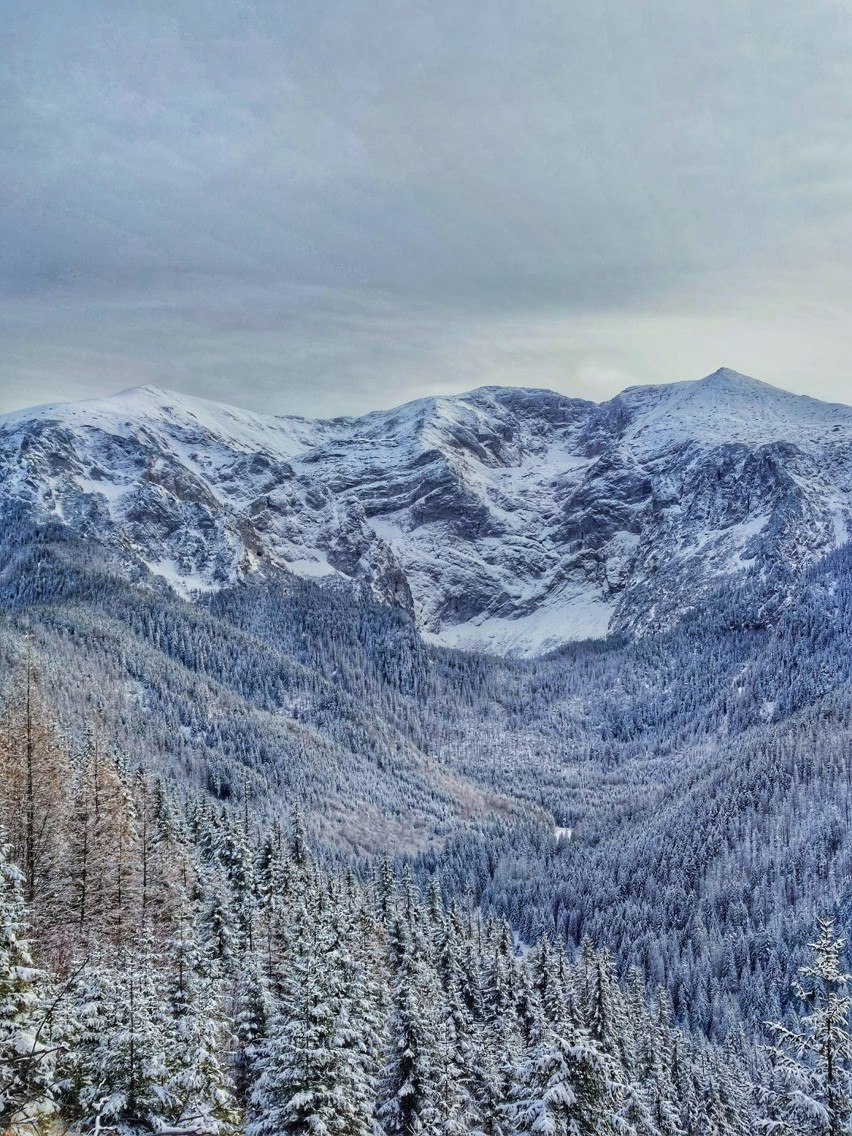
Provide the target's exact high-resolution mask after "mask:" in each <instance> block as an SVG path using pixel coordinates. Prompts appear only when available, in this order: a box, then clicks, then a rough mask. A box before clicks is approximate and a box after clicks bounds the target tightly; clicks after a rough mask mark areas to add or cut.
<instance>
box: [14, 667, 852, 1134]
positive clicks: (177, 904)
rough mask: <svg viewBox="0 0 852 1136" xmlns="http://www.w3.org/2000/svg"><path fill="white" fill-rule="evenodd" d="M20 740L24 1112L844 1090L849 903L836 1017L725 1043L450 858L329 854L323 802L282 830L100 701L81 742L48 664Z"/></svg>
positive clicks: (526, 1122)
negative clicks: (188, 779) (511, 918)
mask: <svg viewBox="0 0 852 1136" xmlns="http://www.w3.org/2000/svg"><path fill="white" fill-rule="evenodd" d="M2 761H3V769H4V781H3V785H2V806H0V821H2V825H3V831H4V833H5V837H6V841H7V843H6V844H5V845H4V846H3V848H2V851H0V887H2V891H0V1109H2V1115H3V1117H4V1121H5V1123H6V1124H7V1126H8V1127H10V1128H11V1130H12V1131H15V1132H18V1131H20V1132H24V1131H36V1132H42V1131H44V1132H51V1131H59V1130H64V1129H66V1128H71V1129H72V1130H74V1131H78V1130H79V1131H85V1132H89V1131H92V1132H100V1131H104V1130H111V1131H120V1132H138V1131H154V1132H162V1133H169V1134H171V1136H174V1134H176V1133H187V1132H189V1133H202V1132H206V1133H223V1134H224V1133H236V1132H240V1131H245V1132H247V1133H249V1134H251V1136H266V1134H269V1136H275V1134H278V1133H284V1132H294V1133H296V1132H305V1133H307V1132H321V1133H326V1132H327V1133H341V1134H358V1133H363V1134H365V1136H366V1134H368V1133H370V1134H373V1133H375V1132H377V1131H382V1132H385V1133H388V1134H399V1136H403V1134H406V1136H408V1134H411V1133H419V1132H435V1133H437V1132H441V1133H457V1134H459V1136H461V1134H466V1133H479V1132H482V1133H491V1134H496V1133H506V1134H508V1133H520V1132H565V1133H590V1134H591V1133H596V1134H597V1133H599V1134H601V1136H603V1134H607V1133H612V1134H616V1133H636V1134H637V1136H663V1134H665V1136H673V1134H676V1133H688V1134H692V1133H718V1134H720V1136H721V1134H731V1136H733V1134H740V1133H742V1134H745V1133H750V1132H753V1131H755V1130H756V1129H755V1125H756V1123H757V1122H758V1118H759V1117H766V1118H768V1121H767V1122H768V1123H771V1124H772V1125H775V1123H776V1121H777V1123H778V1124H779V1125H781V1127H780V1128H777V1129H776V1128H770V1130H779V1131H780V1130H783V1131H805V1130H806V1128H803V1127H796V1125H799V1124H805V1125H806V1124H809V1123H810V1119H809V1118H810V1117H811V1115H812V1113H813V1116H814V1117H815V1118H816V1120H815V1123H816V1124H817V1125H819V1124H822V1120H821V1119H820V1118H821V1117H822V1114H823V1113H822V1110H824V1109H826V1108H827V1109H831V1108H833V1107H838V1108H843V1109H845V1107H846V1105H845V1097H844V1096H843V1082H841V1081H840V1080H839V1079H838V1078H837V1076H836V1074H834V1075H832V1073H831V1069H830V1067H829V1068H828V1069H826V1068H824V1064H825V1062H824V1057H825V1052H824V1045H825V1042H826V1039H828V1040H829V1041H830V1042H833V1043H834V1044H835V1045H836V1057H835V1060H836V1061H837V1062H838V1063H840V1062H843V1061H844V1059H845V1058H846V1056H847V1051H848V1048H849V1038H848V1035H847V1034H846V1032H845V1028H844V1025H843V1020H844V1015H845V1014H846V1012H847V1002H846V1001H845V1000H844V999H843V997H842V977H841V969H840V966H839V961H838V950H839V944H838V942H837V939H836V936H835V934H834V931H833V928H832V926H831V925H830V924H829V923H825V924H824V925H823V926H822V928H821V930H822V935H821V938H820V939H819V940H818V941H817V942H816V943H814V944H813V946H812V948H811V950H812V951H813V956H814V957H813V961H812V964H811V965H810V966H809V967H806V968H804V969H803V981H804V983H805V984H806V986H803V987H802V988H801V989H800V990H799V996H800V998H801V1001H802V1004H803V1005H807V1004H808V1000H809V999H810V998H811V997H812V996H815V998H816V1001H815V1003H814V1005H815V1007H816V1009H815V1012H814V1013H813V1014H812V1015H811V1016H810V1017H807V1018H805V1019H804V1021H803V1022H801V1023H799V1024H798V1025H797V1024H795V1019H793V1018H789V1019H788V1021H787V1022H786V1023H785V1024H784V1026H783V1027H782V1026H781V1025H780V1024H779V1026H778V1028H777V1033H778V1045H777V1046H776V1047H775V1048H773V1049H771V1050H770V1049H767V1051H766V1052H757V1051H755V1050H754V1049H753V1048H752V1047H751V1046H750V1045H749V1044H748V1042H747V1039H746V1037H745V1034H744V1032H743V1031H742V1030H741V1029H740V1030H737V1031H735V1032H733V1033H732V1034H731V1036H730V1037H729V1039H728V1041H727V1043H726V1044H725V1045H724V1046H720V1045H718V1044H714V1043H713V1042H710V1041H708V1040H707V1039H706V1038H705V1037H703V1036H702V1035H701V1034H700V1033H696V1032H690V1031H688V1030H685V1029H683V1028H682V1027H680V1026H679V1025H678V1023H677V1021H676V1020H675V1016H674V1014H673V1012H672V1007H671V1002H670V999H669V996H668V994H667V993H666V991H665V990H664V989H663V988H658V989H657V990H656V991H655V992H654V993H653V994H652V995H650V996H649V994H648V993H647V990H646V982H645V981H644V977H643V975H642V973H641V972H640V971H639V970H637V969H635V968H634V969H632V970H631V971H630V972H629V973H628V974H627V975H626V976H624V977H623V979H622V980H621V981H619V976H618V973H617V968H616V965H615V963H614V960H613V957H612V955H611V954H610V953H609V951H607V950H606V949H596V948H595V947H594V945H593V944H592V942H591V941H590V940H588V939H585V940H584V941H583V943H582V945H581V948H580V950H579V952H578V953H576V954H574V953H573V952H569V951H568V950H566V944H565V942H564V940H562V939H561V938H556V939H555V938H554V937H553V936H550V935H543V936H541V937H539V938H538V939H537V941H535V942H534V943H532V944H523V946H522V947H521V945H520V944H519V942H518V939H517V936H516V935H515V934H514V933H513V931H512V928H511V927H510V926H509V924H508V923H507V922H506V921H505V920H501V919H496V918H486V917H484V916H483V915H482V914H481V913H480V912H479V911H478V910H477V909H476V908H475V906H473V905H472V904H471V902H470V900H469V898H465V899H460V898H459V897H453V898H449V897H448V896H447V895H446V894H445V893H444V892H443V890H442V887H441V884H440V882H439V880H438V879H437V878H433V880H432V881H431V883H430V884H429V886H428V887H427V888H426V889H425V891H424V890H423V889H421V888H419V887H418V886H417V884H416V883H415V881H414V878H413V875H412V872H411V870H410V868H408V867H405V868H403V869H402V870H401V871H400V870H398V869H397V868H395V867H394V865H393V864H392V863H391V861H390V860H389V859H388V858H383V859H382V860H381V861H378V862H376V863H375V864H374V865H373V867H372V868H371V869H370V870H369V871H364V870H363V868H362V870H361V871H358V870H357V868H356V867H355V866H354V865H351V864H350V865H344V864H343V863H342V862H338V863H333V862H332V861H330V860H328V859H327V860H326V862H323V860H322V859H321V858H319V857H317V856H316V855H315V854H314V852H313V851H312V849H311V847H310V844H309V841H308V839H307V837H306V833H305V829H304V825H303V822H302V818H301V814H300V813H298V812H296V813H295V814H294V815H293V816H292V817H290V818H288V819H287V821H286V822H285V823H283V824H273V825H268V826H264V827H265V831H263V830H261V829H259V828H258V826H257V825H256V824H255V823H254V821H253V820H252V819H251V816H250V814H249V812H248V811H247V810H245V809H244V810H242V811H241V810H233V809H232V810H229V809H224V808H222V807H221V806H217V805H216V804H214V803H213V802H212V801H210V800H209V798H205V797H204V796H203V795H202V794H200V793H198V792H184V793H181V794H176V793H175V792H174V790H172V789H170V788H168V787H167V786H166V785H165V784H164V783H163V781H162V780H161V779H159V778H156V777H152V776H150V775H149V774H147V773H145V772H144V771H142V770H131V769H129V768H128V766H127V764H126V762H125V760H124V759H123V758H122V757H121V756H120V755H119V754H118V753H117V752H116V749H115V746H114V745H113V744H112V742H111V740H110V738H109V737H108V736H105V735H104V733H103V732H102V729H101V727H100V725H99V724H98V723H97V722H92V723H89V725H88V727H87V729H86V730H85V733H84V738H83V740H82V744H81V745H80V746H79V747H77V748H73V749H72V748H69V746H68V744H67V742H66V741H65V740H64V739H63V737H62V735H61V734H60V732H59V730H58V726H57V722H56V719H55V717H54V715H53V712H52V711H51V709H50V707H49V706H48V704H47V702H46V700H45V697H44V694H43V689H42V683H41V680H40V676H39V673H38V670H37V669H36V667H35V665H34V663H33V661H32V657H30V659H29V660H28V663H27V665H26V667H25V669H24V670H23V671H22V672H21V673H20V674H19V675H18V676H17V678H16V680H15V682H14V684H13V685H12V687H11V689H10V691H9V693H8V697H7V701H6V703H5V705H4V708H3V732H2ZM803 1046H804V1047H805V1056H804V1058H803V1057H802V1056H801V1050H802V1047H803ZM809 1058H812V1061H809ZM835 1082H836V1084H835ZM832 1088H834V1089H835V1091H836V1092H837V1094H838V1096H837V1101H836V1102H835V1105H832V1101H831V1097H830V1092H831V1090H832ZM841 1098H842V1101H841ZM808 1100H811V1101H813V1110H811V1109H809V1108H808V1106H807V1101H808ZM826 1115H829V1113H828V1112H827V1113H826ZM838 1115H839V1113H838ZM788 1121H789V1122H791V1123H792V1124H793V1125H794V1127H792V1128H790V1127H784V1124H786V1123H787V1122H788ZM818 1130H822V1129H821V1128H819V1127H815V1128H814V1131H818ZM825 1130H826V1131H829V1130H830V1129H828V1128H826V1129H825ZM837 1131H840V1129H837Z"/></svg>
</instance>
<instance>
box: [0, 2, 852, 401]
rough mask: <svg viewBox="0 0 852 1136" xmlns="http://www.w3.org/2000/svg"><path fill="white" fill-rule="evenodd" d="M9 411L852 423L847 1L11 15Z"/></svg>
mask: <svg viewBox="0 0 852 1136" xmlns="http://www.w3.org/2000/svg"><path fill="white" fill-rule="evenodd" d="M0 17H2V18H0V37H2V48H0V51H1V52H2V55H0V410H9V409H13V408H15V407H19V406H24V405H29V404H32V403H35V402H44V401H50V400H54V399H70V398H79V397H87V396H90V395H97V394H106V393H111V392H113V391H116V390H119V389H121V388H123V387H127V386H132V385H136V384H139V383H155V384H157V385H161V386H167V387H171V388H174V389H178V390H182V391H186V392H189V393H194V394H200V395H204V396H206V397H210V398H216V399H219V400H222V401H226V402H228V401H230V402H233V403H236V404H239V405H243V406H247V407H252V408H254V409H258V410H266V411H270V412H277V413H288V412H291V413H302V414H324V415H331V414H339V413H352V412H358V411H362V410H368V409H372V408H376V407H381V406H389V405H392V404H394V403H398V402H401V401H403V400H405V399H407V398H411V397H418V396H420V395H423V394H427V393H446V392H450V391H458V390H464V389H469V388H470V387H474V386H478V385H482V384H485V383H504V384H505V383H509V384H518V385H535V386H548V387H551V388H554V389H557V390H561V391H565V392H567V393H572V394H577V395H581V396H584V397H591V398H598V399H599V398H605V397H609V396H610V395H612V394H614V393H616V392H617V391H618V390H620V389H621V388H623V387H625V386H628V385H630V384H631V383H644V382H661V381H664V382H667V381H673V380H677V379H687V378H698V377H700V376H701V375H703V374H706V373H708V372H710V371H713V370H715V369H716V368H717V367H719V366H721V365H725V366H730V367H734V368H736V369H738V370H741V371H744V372H746V373H749V374H752V375H754V376H756V377H758V378H762V379H765V380H766V381H768V382H773V383H775V384H777V385H779V386H784V387H787V388H789V389H791V390H798V391H802V392H805V393H809V394H814V395H817V396H819V397H824V398H833V399H837V400H841V401H848V402H852V314H851V313H852V129H850V122H852V9H851V8H850V6H849V4H848V0H836V2H834V0H807V2H806V3H803V2H802V0H772V2H771V3H767V2H766V0H760V2H756V3H755V2H751V0H706V2H705V3H702V4H698V3H688V2H687V3H685V2H684V0H594V2H590V0H552V2H550V0H419V2H416V3H415V2H414V0H273V2H270V3H261V2H251V0H203V2H200V0H122V2H118V3H117V2H116V0H85V2H83V0H79V2H77V0H64V2H63V0H38V3H30V2H28V0H11V2H10V0H0Z"/></svg>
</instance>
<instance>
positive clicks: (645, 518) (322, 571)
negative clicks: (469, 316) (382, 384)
mask: <svg viewBox="0 0 852 1136" xmlns="http://www.w3.org/2000/svg"><path fill="white" fill-rule="evenodd" d="M22 505H23V506H24V508H25V509H26V510H27V511H28V512H30V513H31V514H32V515H33V516H34V517H35V518H36V519H38V520H45V519H48V518H53V519H59V520H61V521H62V522H64V523H65V524H67V525H70V526H73V527H74V528H75V529H76V530H78V531H79V532H81V533H83V534H85V535H87V536H90V537H94V538H95V539H97V540H99V541H101V542H102V543H104V544H106V545H108V546H109V547H111V548H112V549H113V550H114V551H115V552H116V553H118V554H119V556H120V557H121V558H122V561H123V563H125V564H126V565H127V567H128V571H134V572H136V573H138V574H139V575H140V576H142V575H144V574H145V573H151V574H153V575H154V576H158V577H161V578H162V579H163V580H165V581H166V583H167V584H168V585H169V586H171V587H172V588H174V589H175V590H176V591H178V592H180V593H182V594H183V595H186V596H190V597H191V596H192V595H194V594H198V593H200V592H204V591H209V590H211V589H215V588H219V587H222V586H224V585H227V584H230V583H233V582H234V581H236V580H239V579H242V578H246V577H248V576H250V575H252V574H254V573H282V572H283V573H293V574H295V575H297V576H305V577H312V578H319V579H322V580H324V581H328V582H336V583H339V584H345V585H347V586H355V587H358V588H360V589H363V590H364V592H365V593H366V594H369V595H371V596H372V597H374V598H376V599H378V600H380V601H381V602H384V603H391V604H396V605H400V606H403V607H406V608H408V609H409V610H411V611H412V612H413V614H414V616H415V618H416V619H417V622H418V625H419V627H420V629H421V632H422V634H423V635H424V637H426V638H427V639H429V640H431V641H433V642H437V643H443V644H446V645H449V646H458V647H465V648H476V649H484V650H491V651H496V652H501V653H518V654H535V653H537V652H540V651H543V650H547V649H549V648H552V647H555V646H558V645H560V644H562V643H565V642H567V641H569V640H572V639H578V638H584V637H588V636H593V637H595V636H603V635H605V634H606V633H607V632H608V631H611V630H616V629H627V630H637V631H643V630H647V629H651V628H657V627H663V626H667V625H670V624H671V623H673V622H675V621H676V620H677V619H679V618H680V617H682V615H683V614H684V613H685V612H687V611H688V610H689V609H690V608H691V607H693V606H694V605H695V604H696V603H699V602H700V601H701V599H702V597H703V596H705V595H707V594H708V593H709V592H710V591H712V590H713V589H715V588H717V587H718V586H719V583H720V581H722V580H724V579H725V578H726V577H732V576H734V575H735V574H737V573H739V572H742V571H743V570H744V569H746V568H748V567H756V568H758V569H761V570H765V571H767V572H769V571H773V572H776V573H778V574H779V578H783V576H784V575H785V574H787V575H790V574H795V573H796V572H797V571H798V570H800V569H801V568H802V567H804V566H805V565H807V564H808V563H810V562H812V561H814V560H815V559H817V558H818V557H820V556H821V555H823V554H825V553H826V552H828V551H830V550H831V549H833V548H835V547H836V546H837V545H838V544H841V543H843V542H844V541H846V540H847V539H848V536H849V534H850V533H852V409H850V408H849V407H845V406H838V405H830V404H827V403H821V402H818V401H816V400H813V399H809V398H803V397H799V396H796V395H792V394H788V393H786V392H784V391H780V390H777V389H775V388H773V387H771V386H767V385H766V384H764V383H760V382H757V381H756V380H754V379H749V378H746V377H745V376H742V375H739V374H737V373H736V372H733V371H728V370H721V371H717V372H716V373H715V374H713V375H710V376H708V377H707V378H705V379H701V380H700V381H698V382H686V383H676V384H671V385H667V386H654V387H635V388H631V389H629V390H626V391H624V392H623V393H622V394H620V395H618V396H617V397H616V398H614V399H612V400H611V401H609V402H606V403H603V404H601V405H597V404H595V403H590V402H586V401H582V400H579V399H571V398H565V397H562V396H561V395H557V394H553V393H551V392H549V391H539V390H517V389H512V388H505V387H485V388H482V389H480V390H477V391H473V392H472V393H470V394H466V395H460V396H458V397H454V398H431V399H424V400H421V401H419V402H414V403H410V404H408V405H406V406H402V407H399V408H398V409H396V410H391V411H382V412H377V413H374V414H368V415H366V416H364V417H363V418H357V419H356V418H339V419H333V420H330V421H319V422H311V421H307V420H304V419H299V418H282V417H263V416H259V415H254V414H250V413H247V412H244V411H239V410H234V409H231V408H229V407H225V406H220V405H217V404H214V403H210V402H205V401H202V400H200V399H193V398H189V397H187V396H184V395H179V394H173V393H170V392H167V391H163V390H159V389H156V388H152V387H141V388H136V389H134V390H131V391H126V392H124V393H122V394H119V395H116V396H115V397H113V398H110V399H104V400H100V401H91V402H81V403H73V404H68V405H60V406H48V407H38V408H35V409H33V410H30V411H24V412H19V413H16V414H11V415H6V416H5V417H3V418H0V516H2V515H3V514H6V513H7V511H8V510H9V509H10V507H14V508H15V509H16V510H17V511H18V515H19V514H20V508H21V506H22Z"/></svg>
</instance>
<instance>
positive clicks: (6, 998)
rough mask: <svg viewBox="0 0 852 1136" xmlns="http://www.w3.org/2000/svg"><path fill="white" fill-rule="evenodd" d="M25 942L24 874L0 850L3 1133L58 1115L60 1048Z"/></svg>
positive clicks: (0, 1120) (31, 1128)
mask: <svg viewBox="0 0 852 1136" xmlns="http://www.w3.org/2000/svg"><path fill="white" fill-rule="evenodd" d="M38 978H39V974H38V972H37V971H36V970H34V968H33V963H32V958H31V957H30V950H29V944H28V943H27V940H26V937H25V909H24V902H23V895H22V888H21V873H20V872H19V871H18V869H17V868H16V867H15V866H14V865H13V864H11V863H10V862H9V860H8V857H7V849H6V847H5V846H4V845H0V1127H3V1128H4V1129H9V1130H11V1131H18V1130H20V1131H29V1132H33V1131H37V1129H36V1127H35V1126H36V1125H37V1124H38V1122H39V1120H40V1119H42V1118H43V1117H46V1116H48V1115H50V1114H51V1113H52V1112H53V1111H54V1102H53V1094H52V1080H53V1067H54V1056H55V1053H56V1046H54V1045H52V1044H51V1039H50V1036H49V1032H48V1017H49V1015H48V1010H47V1007H46V1005H45V1003H44V999H43V998H42V997H41V992H40V990H39V988H38V985H37V982H38Z"/></svg>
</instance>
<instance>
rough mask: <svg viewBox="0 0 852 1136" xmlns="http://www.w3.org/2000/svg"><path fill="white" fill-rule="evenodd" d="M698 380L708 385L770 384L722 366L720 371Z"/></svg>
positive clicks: (762, 385)
mask: <svg viewBox="0 0 852 1136" xmlns="http://www.w3.org/2000/svg"><path fill="white" fill-rule="evenodd" d="M698 381H699V382H700V383H703V384H706V385H707V386H714V385H718V384H723V383H724V384H726V385H735V386H752V385H756V386H761V387H765V386H769V383H763V382H761V381H760V379H753V378H752V377H751V375H744V374H742V372H740V371H735V370H733V369H732V368H731V367H720V368H719V369H718V371H714V372H713V374H712V375H705V377H704V378H703V379H699V380H698Z"/></svg>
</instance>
